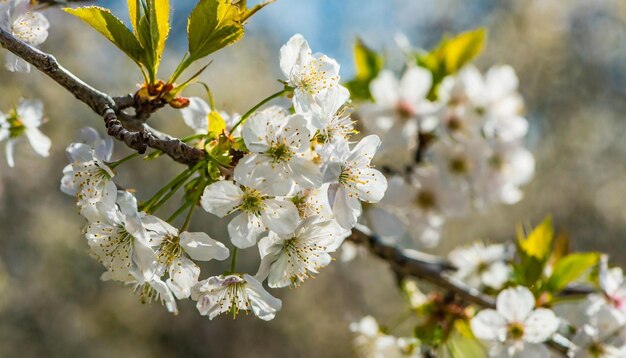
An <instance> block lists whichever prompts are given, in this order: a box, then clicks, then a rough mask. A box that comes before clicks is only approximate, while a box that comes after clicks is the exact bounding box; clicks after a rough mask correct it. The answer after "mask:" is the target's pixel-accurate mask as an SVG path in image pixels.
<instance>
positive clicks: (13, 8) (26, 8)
mask: <svg viewBox="0 0 626 358" xmlns="http://www.w3.org/2000/svg"><path fill="white" fill-rule="evenodd" d="M49 27H50V23H49V22H48V19H46V17H45V16H43V15H42V14H41V13H39V12H35V11H32V9H31V1H30V0H0V28H2V29H3V30H6V31H8V32H10V33H11V34H12V35H13V36H15V37H16V38H17V39H19V40H21V41H23V42H26V43H27V44H29V45H31V46H37V45H41V44H42V43H43V42H44V41H46V39H47V38H48V28H49ZM6 68H7V69H8V70H9V71H12V72H30V65H29V64H28V62H26V61H24V60H23V59H21V58H20V57H18V56H16V55H14V54H12V53H8V54H7V55H6Z"/></svg>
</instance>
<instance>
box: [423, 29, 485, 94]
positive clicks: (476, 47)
mask: <svg viewBox="0 0 626 358" xmlns="http://www.w3.org/2000/svg"><path fill="white" fill-rule="evenodd" d="M486 39H487V32H486V30H485V29H484V28H479V29H476V30H472V31H466V32H462V33H460V34H458V35H457V36H455V37H452V38H444V39H443V40H442V41H441V42H440V43H439V45H437V47H435V49H433V50H432V51H430V52H428V53H423V54H418V55H417V56H416V60H417V65H418V66H421V67H424V68H426V69H428V70H430V72H431V73H432V75H433V86H432V88H431V91H430V93H429V94H428V98H429V99H431V100H435V99H437V89H438V87H439V85H440V84H441V82H442V81H443V79H444V78H445V77H447V76H449V75H453V74H455V73H456V72H458V71H459V70H460V69H461V68H463V66H465V65H467V64H468V63H470V62H471V61H472V60H474V58H476V57H477V56H478V55H479V54H480V53H481V52H482V50H483V48H484V47H485V43H486Z"/></svg>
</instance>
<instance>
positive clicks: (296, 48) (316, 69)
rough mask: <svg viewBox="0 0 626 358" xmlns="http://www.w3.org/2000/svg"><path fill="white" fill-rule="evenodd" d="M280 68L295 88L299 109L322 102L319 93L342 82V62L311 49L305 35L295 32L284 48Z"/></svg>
mask: <svg viewBox="0 0 626 358" xmlns="http://www.w3.org/2000/svg"><path fill="white" fill-rule="evenodd" d="M280 68H281V70H282V71H283V74H284V75H285V76H286V77H287V84H288V85H289V86H291V87H293V88H294V89H295V91H294V92H295V93H294V97H293V104H294V107H295V108H296V109H297V110H298V111H299V112H305V111H310V110H311V108H313V107H316V106H318V101H317V100H316V97H317V96H320V95H324V94H325V93H326V92H327V91H328V90H329V89H330V88H332V87H334V86H337V85H338V84H339V64H338V63H337V61H335V60H333V59H331V58H329V57H328V56H326V55H323V54H315V55H313V53H312V52H311V48H310V47H309V44H308V43H307V41H306V40H305V39H304V37H302V35H300V34H297V35H294V36H293V37H292V38H290V39H289V41H288V42H287V43H286V44H285V45H283V46H282V47H281V49H280Z"/></svg>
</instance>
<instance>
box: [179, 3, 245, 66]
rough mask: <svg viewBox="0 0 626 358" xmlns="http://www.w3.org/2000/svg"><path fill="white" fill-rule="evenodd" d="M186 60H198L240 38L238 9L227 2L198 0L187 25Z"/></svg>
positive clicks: (241, 30)
mask: <svg viewBox="0 0 626 358" xmlns="http://www.w3.org/2000/svg"><path fill="white" fill-rule="evenodd" d="M187 33H188V40H189V56H190V57H189V60H188V61H189V62H193V61H196V60H199V59H201V58H203V57H206V56H208V55H210V54H211V53H213V52H215V51H217V50H219V49H221V48H223V47H226V46H228V45H230V44H232V43H234V42H237V41H239V40H240V39H241V38H242V37H243V33H244V29H243V25H242V24H241V22H240V11H239V8H238V7H237V6H235V5H232V4H231V2H230V1H220V0H200V2H199V3H198V5H196V7H195V8H194V9H193V10H192V12H191V15H190V16H189V22H188V25H187Z"/></svg>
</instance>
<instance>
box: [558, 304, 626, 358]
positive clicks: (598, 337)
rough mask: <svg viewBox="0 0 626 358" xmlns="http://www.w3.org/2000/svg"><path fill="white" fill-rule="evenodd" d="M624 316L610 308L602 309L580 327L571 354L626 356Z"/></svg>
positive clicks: (597, 357)
mask: <svg viewBox="0 0 626 358" xmlns="http://www.w3.org/2000/svg"><path fill="white" fill-rule="evenodd" d="M625 323H626V322H625V321H624V317H623V316H621V315H615V314H614V312H613V311H611V310H608V309H600V310H598V311H596V312H594V314H593V315H592V316H591V317H589V323H586V324H584V325H583V326H582V327H580V328H579V329H578V330H577V332H576V335H575V336H574V338H573V339H572V343H574V346H573V347H572V348H571V349H570V351H569V356H570V357H574V358H621V357H625V356H626V344H625V342H624V333H625V331H624V324H625Z"/></svg>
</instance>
